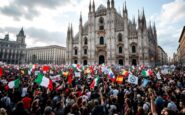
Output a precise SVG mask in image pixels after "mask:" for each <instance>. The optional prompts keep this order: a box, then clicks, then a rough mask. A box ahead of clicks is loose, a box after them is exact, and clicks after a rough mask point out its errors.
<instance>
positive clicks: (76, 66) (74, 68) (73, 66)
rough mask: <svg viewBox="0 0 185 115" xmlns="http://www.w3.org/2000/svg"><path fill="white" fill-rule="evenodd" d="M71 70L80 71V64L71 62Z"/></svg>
mask: <svg viewBox="0 0 185 115" xmlns="http://www.w3.org/2000/svg"><path fill="white" fill-rule="evenodd" d="M72 68H73V70H77V71H81V69H80V68H81V65H80V64H72Z"/></svg>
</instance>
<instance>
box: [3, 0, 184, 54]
mask: <svg viewBox="0 0 185 115" xmlns="http://www.w3.org/2000/svg"><path fill="white" fill-rule="evenodd" d="M89 1H90V0H0V2H1V3H0V38H3V37H4V35H5V34H7V33H9V35H10V37H11V38H10V39H11V40H15V39H16V34H17V33H18V32H19V30H20V29H21V28H22V27H23V28H24V30H25V34H26V43H27V47H34V46H45V45H54V44H56V45H62V46H65V45H66V31H67V27H68V24H69V23H72V24H73V28H74V33H76V32H77V31H78V25H79V15H80V12H82V15H83V22H85V21H87V17H88V6H89ZM124 1H125V0H115V7H116V8H117V11H118V12H121V11H122V7H123V2H124ZM106 2H107V0H95V3H96V8H97V7H98V6H99V5H100V4H104V5H106ZM127 8H128V14H129V17H130V19H132V17H133V16H136V19H137V16H138V14H137V13H138V9H139V10H142V9H143V8H144V9H145V14H146V17H147V22H148V23H149V22H150V21H151V22H152V23H153V22H154V21H155V23H156V26H157V33H158V44H159V45H161V46H162V48H163V49H164V50H165V51H166V52H167V53H168V55H169V56H172V54H173V52H175V51H176V49H177V47H178V40H179V37H180V33H181V31H182V28H183V26H184V25H185V20H184V19H185V0H127Z"/></svg>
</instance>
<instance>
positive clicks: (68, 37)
mask: <svg viewBox="0 0 185 115" xmlns="http://www.w3.org/2000/svg"><path fill="white" fill-rule="evenodd" d="M69 39H70V24H68V29H67V40H69Z"/></svg>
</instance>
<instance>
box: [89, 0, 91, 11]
mask: <svg viewBox="0 0 185 115" xmlns="http://www.w3.org/2000/svg"><path fill="white" fill-rule="evenodd" d="M89 13H91V0H90V3H89Z"/></svg>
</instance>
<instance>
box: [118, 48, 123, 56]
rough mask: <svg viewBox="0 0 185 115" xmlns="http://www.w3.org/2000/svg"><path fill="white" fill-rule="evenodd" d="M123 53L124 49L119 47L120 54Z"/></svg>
mask: <svg viewBox="0 0 185 115" xmlns="http://www.w3.org/2000/svg"><path fill="white" fill-rule="evenodd" d="M122 52H123V49H122V47H121V46H120V47H119V53H120V54H121V53H122Z"/></svg>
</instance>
